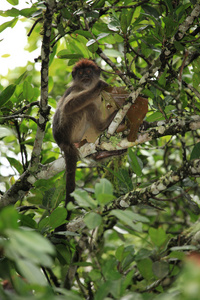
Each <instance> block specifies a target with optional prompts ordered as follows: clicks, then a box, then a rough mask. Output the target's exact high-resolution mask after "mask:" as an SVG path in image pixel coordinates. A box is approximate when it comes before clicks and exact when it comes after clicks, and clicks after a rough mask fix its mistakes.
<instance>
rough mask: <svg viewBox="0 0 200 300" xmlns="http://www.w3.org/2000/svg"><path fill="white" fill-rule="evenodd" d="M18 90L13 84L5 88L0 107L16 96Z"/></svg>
mask: <svg viewBox="0 0 200 300" xmlns="http://www.w3.org/2000/svg"><path fill="white" fill-rule="evenodd" d="M15 89H16V85H15V84H11V85H9V86H7V88H5V89H4V90H3V91H2V93H1V94H0V107H1V106H3V105H4V104H5V103H6V102H7V101H8V100H9V99H10V98H11V96H12V95H13V94H14V91H15Z"/></svg>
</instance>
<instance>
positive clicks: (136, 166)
mask: <svg viewBox="0 0 200 300" xmlns="http://www.w3.org/2000/svg"><path fill="white" fill-rule="evenodd" d="M128 161H129V164H130V166H131V168H132V170H133V172H134V173H135V174H136V175H137V176H141V175H142V162H141V161H140V160H139V158H138V157H137V156H136V155H135V153H134V152H133V150H132V149H131V148H129V149H128Z"/></svg>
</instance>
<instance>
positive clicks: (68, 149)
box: [53, 59, 116, 206]
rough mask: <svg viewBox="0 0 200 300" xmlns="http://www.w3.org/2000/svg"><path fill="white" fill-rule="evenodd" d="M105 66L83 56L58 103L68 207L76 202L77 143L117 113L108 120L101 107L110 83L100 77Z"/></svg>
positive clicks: (57, 128) (56, 119) (57, 126)
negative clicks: (102, 93) (69, 84)
mask: <svg viewBox="0 0 200 300" xmlns="http://www.w3.org/2000/svg"><path fill="white" fill-rule="evenodd" d="M100 73H101V69H100V68H99V66H98V65H97V64H96V63H95V62H94V61H92V60H89V59H81V60H80V61H79V62H77V63H76V64H75V66H74V68H73V71H72V77H73V81H72V85H71V87H70V88H68V89H67V90H66V92H65V93H64V95H63V96H62V97H61V99H60V100H59V102H58V106H57V109H56V112H55V115H54V118H53V136H54V139H55V141H56V143H57V144H58V146H59V147H60V149H61V150H62V151H63V152H64V157H65V163H66V199H65V206H66V205H67V204H68V202H69V201H73V197H72V196H71V195H70V194H71V193H72V192H73V191H74V189H75V172H76V163H77V160H78V150H77V148H76V147H75V146H74V143H78V142H80V141H81V139H82V138H83V136H84V134H85V132H86V130H87V129H88V128H89V127H93V128H95V129H96V130H98V131H104V130H105V129H106V128H107V127H108V126H109V124H110V123H111V121H112V120H113V118H114V116H115V114H116V112H113V113H112V114H111V115H110V116H108V117H107V118H106V119H105V120H104V119H102V115H101V111H100V109H99V101H98V100H99V97H101V96H100V93H101V91H102V90H103V89H105V88H106V87H107V86H108V84H107V83H106V82H104V81H102V80H101V79H100Z"/></svg>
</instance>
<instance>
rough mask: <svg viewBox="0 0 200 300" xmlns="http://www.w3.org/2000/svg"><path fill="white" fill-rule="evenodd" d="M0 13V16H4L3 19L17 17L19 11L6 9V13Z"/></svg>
mask: <svg viewBox="0 0 200 300" xmlns="http://www.w3.org/2000/svg"><path fill="white" fill-rule="evenodd" d="M0 12H1V13H0V14H1V16H4V17H18V16H19V14H20V13H19V10H18V9H16V8H14V7H13V8H11V9H8V10H6V11H0Z"/></svg>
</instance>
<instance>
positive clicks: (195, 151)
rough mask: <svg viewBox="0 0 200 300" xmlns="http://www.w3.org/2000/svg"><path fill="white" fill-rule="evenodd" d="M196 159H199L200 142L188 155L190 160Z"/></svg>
mask: <svg viewBox="0 0 200 300" xmlns="http://www.w3.org/2000/svg"><path fill="white" fill-rule="evenodd" d="M197 158H200V142H199V143H197V144H196V145H195V146H194V148H193V149H192V153H191V155H190V160H192V159H197Z"/></svg>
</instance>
